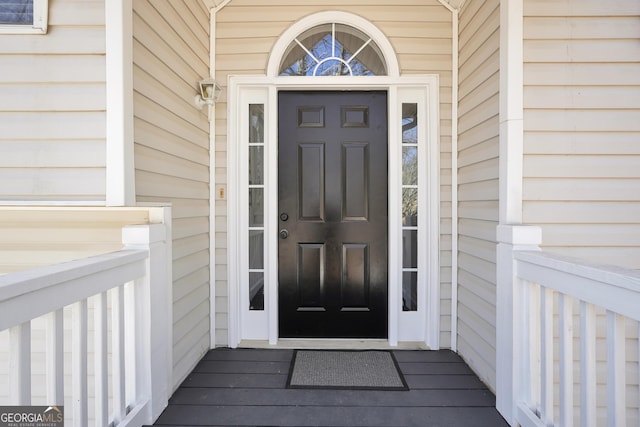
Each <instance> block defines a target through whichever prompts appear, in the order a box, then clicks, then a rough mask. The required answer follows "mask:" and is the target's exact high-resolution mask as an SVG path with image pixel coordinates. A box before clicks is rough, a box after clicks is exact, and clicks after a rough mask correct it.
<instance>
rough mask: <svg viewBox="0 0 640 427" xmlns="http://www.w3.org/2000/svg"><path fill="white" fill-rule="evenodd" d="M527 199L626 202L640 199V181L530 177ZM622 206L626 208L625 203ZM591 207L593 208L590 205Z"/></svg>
mask: <svg viewBox="0 0 640 427" xmlns="http://www.w3.org/2000/svg"><path fill="white" fill-rule="evenodd" d="M523 194H524V198H525V200H527V201H530V202H535V201H538V200H546V201H557V202H561V201H566V200H571V201H574V202H577V201H584V202H594V201H597V202H610V201H619V202H626V201H629V200H637V199H638V194H640V181H639V180H637V179H632V178H624V179H622V178H617V179H598V178H581V179H564V180H558V179H556V178H530V179H527V180H526V181H525V182H524V185H523ZM620 206H626V204H621V205H620ZM589 207H591V206H589Z"/></svg>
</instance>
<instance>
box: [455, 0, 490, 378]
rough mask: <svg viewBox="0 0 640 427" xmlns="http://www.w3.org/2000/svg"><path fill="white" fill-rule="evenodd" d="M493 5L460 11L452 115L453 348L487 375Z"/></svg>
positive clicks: (475, 5)
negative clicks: (455, 281) (455, 163)
mask: <svg viewBox="0 0 640 427" xmlns="http://www.w3.org/2000/svg"><path fill="white" fill-rule="evenodd" d="M499 26H500V8H499V1H498V0H487V1H475V2H467V3H466V4H465V7H464V9H463V10H462V11H461V13H460V28H459V29H460V56H459V64H460V76H459V81H460V87H459V106H458V108H459V118H458V217H459V220H458V231H459V240H458V352H459V353H460V355H461V356H462V357H463V358H464V359H465V360H466V362H467V363H468V364H469V366H471V367H472V368H473V370H474V371H475V372H476V373H477V374H478V375H479V376H480V378H481V379H482V380H483V381H484V382H486V383H487V385H488V386H489V387H490V388H492V389H494V388H495V377H496V362H495V360H496V226H497V225H498V152H499V142H498V134H499V118H498V113H499V104H498V90H499V66H500V51H499V38H500V28H499Z"/></svg>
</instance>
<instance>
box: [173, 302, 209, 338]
mask: <svg viewBox="0 0 640 427" xmlns="http://www.w3.org/2000/svg"><path fill="white" fill-rule="evenodd" d="M209 308H210V307H209V300H208V299H206V300H203V301H201V302H200V304H198V305H197V306H196V307H194V308H192V309H191V310H190V311H189V312H188V314H187V316H186V317H183V318H182V319H180V321H179V322H177V323H176V324H174V327H173V330H174V334H175V335H176V336H184V335H187V334H188V332H189V330H190V329H191V328H192V327H193V324H194V322H197V321H199V320H200V319H202V318H204V317H208V316H209Z"/></svg>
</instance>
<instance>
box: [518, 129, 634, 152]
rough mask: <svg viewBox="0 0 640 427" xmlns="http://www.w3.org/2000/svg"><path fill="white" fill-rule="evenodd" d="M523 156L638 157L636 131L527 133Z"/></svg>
mask: <svg viewBox="0 0 640 427" xmlns="http://www.w3.org/2000/svg"><path fill="white" fill-rule="evenodd" d="M524 152H525V154H527V155H528V154H549V155H551V154H574V155H580V154H598V155H617V154H619V155H639V154H640V144H638V132H632V131H630V132H619V131H616V132H527V133H526V134H525V135H524Z"/></svg>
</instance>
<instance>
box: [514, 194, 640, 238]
mask: <svg viewBox="0 0 640 427" xmlns="http://www.w3.org/2000/svg"><path fill="white" fill-rule="evenodd" d="M637 190H640V185H636V191H637ZM526 213H527V220H528V221H527V222H536V223H541V224H548V223H556V224H566V225H567V226H569V225H576V224H591V225H596V224H609V225H611V226H613V225H614V224H618V225H620V226H626V227H629V232H630V233H631V232H632V230H634V229H635V227H636V226H637V225H638V224H637V223H638V219H639V218H640V200H636V201H631V200H628V201H623V202H617V203H616V202H605V201H578V202H576V201H544V202H534V201H527V209H526ZM634 223H635V224H634ZM594 228H595V227H594ZM638 241H639V242H640V240H638Z"/></svg>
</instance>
